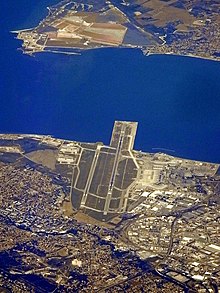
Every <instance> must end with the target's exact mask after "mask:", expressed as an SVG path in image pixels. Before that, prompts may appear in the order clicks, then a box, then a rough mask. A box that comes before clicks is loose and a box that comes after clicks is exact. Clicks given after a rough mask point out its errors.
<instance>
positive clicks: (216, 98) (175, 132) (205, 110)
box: [0, 0, 220, 162]
mask: <svg viewBox="0 0 220 293" xmlns="http://www.w3.org/2000/svg"><path fill="white" fill-rule="evenodd" d="M56 2H57V1H52V0H50V1H48V0H47V1H46V0H44V1H42V0H41V1H34V0H33V1H31V0H19V1H14V0H13V1H12V0H9V1H3V3H2V4H1V17H0V19H1V21H3V24H2V25H1V35H2V36H3V38H4V39H3V40H4V42H2V45H1V47H0V66H1V67H0V68H1V71H0V93H1V95H0V99H1V107H0V132H1V133H5V132H9V133H14V132H16V133H39V134H51V135H54V136H56V137H61V138H67V139H73V140H79V141H91V142H94V141H103V142H104V143H106V144H107V143H108V142H109V139H110V135H111V130H112V126H113V122H114V120H117V119H120V120H132V121H138V122H139V128H138V133H137V137H136V143H135V148H136V149H141V150H143V151H149V152H150V151H152V148H166V149H172V150H174V151H175V152H172V153H171V154H173V155H176V156H183V157H186V158H191V159H197V160H203V161H212V162H220V151H219V149H220V148H219V143H220V116H219V109H220V63H218V62H214V61H207V60H202V59H196V58H189V57H177V56H150V57H145V56H143V54H142V53H141V51H139V50H132V49H101V50H93V51H87V52H84V53H83V54H82V55H81V56H66V55H62V54H50V53H42V54H38V55H36V57H34V58H33V57H29V56H25V55H22V54H21V51H17V50H16V49H17V48H18V47H19V46H20V45H21V42H20V41H18V40H15V39H14V36H13V35H12V34H10V33H9V31H10V30H15V29H19V28H27V27H32V26H34V25H36V24H37V23H38V22H39V20H40V19H42V17H44V16H45V15H46V13H47V11H46V9H45V8H46V6H49V5H53V4H55V3H56ZM2 27H3V29H2Z"/></svg>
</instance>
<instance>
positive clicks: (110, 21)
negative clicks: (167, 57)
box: [14, 0, 220, 61]
mask: <svg viewBox="0 0 220 293" xmlns="http://www.w3.org/2000/svg"><path fill="white" fill-rule="evenodd" d="M212 2H213V3H212ZM219 12H220V4H219V3H217V2H216V1H211V2H208V3H206V2H204V1H201V0H200V1H189V0H184V1H181V2H178V1H173V0H169V1H162V0H149V1H136V0H133V1H126V0H123V1H122V2H118V1H117V0H112V1H96V0H93V1H84V2H83V3H77V2H75V1H70V0H65V1H61V2H60V3H58V4H57V5H54V6H52V7H48V16H47V17H46V18H45V19H43V20H42V21H40V23H39V25H38V26H37V27H35V28H33V29H28V28H27V29H24V30H19V31H14V33H16V34H17V39H19V40H22V41H23V44H22V51H23V52H24V53H25V54H29V55H33V54H34V53H37V52H55V53H65V54H81V53H82V52H83V50H87V49H97V48H105V47H118V48H139V49H141V50H142V51H143V53H144V54H145V55H152V54H173V55H181V56H193V57H200V58H204V59H211V60H217V61H218V60H219V58H220V48H219V43H220V31H219V24H220V19H219Z"/></svg>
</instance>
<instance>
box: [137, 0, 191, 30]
mask: <svg viewBox="0 0 220 293" xmlns="http://www.w3.org/2000/svg"><path fill="white" fill-rule="evenodd" d="M175 2H176V1H175V0H171V1H168V2H163V1H160V0H153V1H147V2H146V1H137V3H138V4H139V5H141V6H142V7H144V8H146V9H151V10H150V11H148V12H146V13H142V14H141V15H138V16H136V20H137V21H138V22H139V23H140V24H141V25H144V24H147V23H149V22H150V23H153V24H154V25H155V26H158V27H163V26H166V25H167V23H169V22H175V21H178V20H180V21H181V23H182V24H184V26H185V27H187V26H192V24H193V22H194V21H195V20H196V18H195V17H194V16H192V15H190V13H189V12H188V11H187V10H186V9H181V8H177V7H174V6H170V5H171V4H173V3H175ZM149 17H151V18H153V20H147V18H149ZM145 19H146V20H145Z"/></svg>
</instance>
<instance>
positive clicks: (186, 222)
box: [0, 121, 220, 293]
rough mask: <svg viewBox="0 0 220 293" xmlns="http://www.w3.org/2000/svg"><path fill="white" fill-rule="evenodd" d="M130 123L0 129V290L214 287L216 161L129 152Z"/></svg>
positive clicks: (219, 276)
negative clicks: (70, 129) (82, 134)
mask: <svg viewBox="0 0 220 293" xmlns="http://www.w3.org/2000/svg"><path fill="white" fill-rule="evenodd" d="M136 129H137V123H136V122H125V121H116V122H115V125H114V128H113V132H112V137H111V141H110V145H109V146H107V145H103V144H102V143H100V142H99V143H94V144H93V143H80V142H76V141H67V140H62V139H55V138H53V137H50V136H40V135H12V134H9V135H0V182H1V184H0V202H1V209H0V218H1V224H0V231H1V237H0V241H1V250H0V261H1V267H0V288H1V289H3V290H5V289H6V288H7V289H9V290H11V291H12V292H31V291H32V290H34V288H35V286H36V285H37V284H38V286H39V284H41V285H40V287H38V289H39V290H40V292H54V290H58V291H59V292H69V291H74V290H77V291H78V292H123V290H126V292H141V291H140V290H141V288H142V289H144V290H146V291H147V290H150V292H171V291H174V292H185V291H184V290H186V289H187V290H192V292H213V293H215V292H218V291H217V290H218V288H219V287H220V283H219V280H220V271H219V253H220V242H219V233H220V230H219V217H220V215H219V208H218V207H219V203H220V202H219V192H220V182H219V175H220V172H219V165H218V164H212V163H206V162H197V161H192V160H187V159H182V158H177V157H173V156H170V155H167V154H164V153H144V152H141V151H136V150H133V145H134V139H135V134H136ZM103 160H104V161H103ZM103 162H105V164H104V167H102V168H101V167H100V166H103ZM76 170H78V171H77V172H76ZM86 170H88V171H89V170H90V171H89V172H86ZM102 174H106V175H105V177H103V175H102ZM80 178H81V179H80ZM103 178H105V179H103ZM83 182H85V183H83ZM105 185H106V186H108V188H109V189H107V188H106V187H104V186H105ZM96 186H103V187H102V189H101V190H102V192H101V194H100V193H99V190H100V189H99V188H96ZM105 190H107V191H106V192H105ZM79 191H80V192H79ZM119 191H120V193H119ZM118 195H119V198H118ZM96 198H97V199H96ZM91 199H92V200H91ZM102 202H103V203H104V204H103V203H102ZM94 203H95V205H94ZM6 235H7V236H6ZM146 291H145V292H146Z"/></svg>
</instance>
